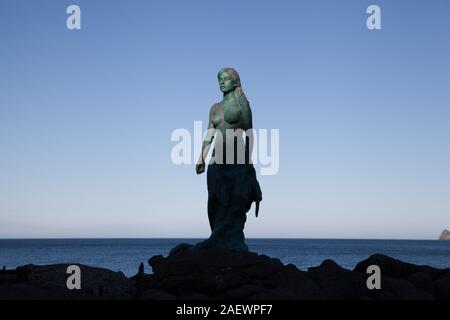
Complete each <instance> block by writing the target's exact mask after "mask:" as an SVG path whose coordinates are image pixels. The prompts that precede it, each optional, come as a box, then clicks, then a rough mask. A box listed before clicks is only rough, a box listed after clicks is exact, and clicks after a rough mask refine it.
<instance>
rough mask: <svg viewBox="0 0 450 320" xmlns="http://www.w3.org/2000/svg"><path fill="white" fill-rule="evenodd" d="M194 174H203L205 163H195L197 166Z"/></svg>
mask: <svg viewBox="0 0 450 320" xmlns="http://www.w3.org/2000/svg"><path fill="white" fill-rule="evenodd" d="M195 172H197V174H202V173H203V172H205V163H204V162H201V163H200V162H199V163H197V165H196V166H195Z"/></svg>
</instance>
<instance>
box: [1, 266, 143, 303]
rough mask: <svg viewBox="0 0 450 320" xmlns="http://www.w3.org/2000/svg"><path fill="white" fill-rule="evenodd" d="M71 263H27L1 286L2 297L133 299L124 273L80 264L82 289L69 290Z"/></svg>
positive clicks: (130, 286) (28, 298)
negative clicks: (68, 271)
mask: <svg viewBox="0 0 450 320" xmlns="http://www.w3.org/2000/svg"><path fill="white" fill-rule="evenodd" d="M68 266H69V265H68V264H55V265H46V266H37V265H26V266H22V267H18V268H17V269H16V277H13V278H11V277H10V278H9V279H8V281H7V283H4V284H3V285H0V300H2V299H26V300H32V299H33V300H34V299H131V298H132V295H133V293H134V290H135V289H134V286H133V282H132V281H131V280H129V279H128V278H126V277H125V276H124V275H123V273H122V272H113V271H110V270H107V269H101V268H94V267H88V266H84V265H78V266H79V267H80V270H81V289H80V290H69V289H67V286H66V281H67V278H68V276H69V274H67V273H66V272H67V267H68Z"/></svg>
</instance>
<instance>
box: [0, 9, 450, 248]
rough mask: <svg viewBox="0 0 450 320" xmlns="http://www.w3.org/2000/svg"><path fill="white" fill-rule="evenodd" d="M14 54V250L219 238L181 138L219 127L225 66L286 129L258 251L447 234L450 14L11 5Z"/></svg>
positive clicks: (9, 198) (1, 76)
mask: <svg viewBox="0 0 450 320" xmlns="http://www.w3.org/2000/svg"><path fill="white" fill-rule="evenodd" d="M70 4H77V5H79V6H80V7H81V11H82V29H81V30H76V31H69V30H67V28H66V18H67V14H66V12H65V11H66V7H67V6H68V5H70ZM369 4H377V5H379V6H380V7H381V12H382V30H378V31H369V30H368V29H367V28H366V18H367V16H368V15H367V14H366V8H367V6H368V5H369ZM0 39H1V47H0V238H5V237H206V236H208V235H209V226H208V221H207V214H206V200H207V190H206V175H202V176H197V175H196V174H195V173H194V166H193V165H192V166H187V165H185V166H175V165H173V164H172V162H171V160H170V150H171V148H172V147H173V146H174V143H173V142H172V141H170V134H171V132H172V131H173V130H174V129H176V128H187V129H191V128H192V126H193V121H194V120H203V121H206V120H207V116H208V111H209V108H210V106H211V104H212V103H214V102H217V101H219V100H220V99H221V94H220V91H219V89H218V85H217V80H216V74H217V71H218V70H219V69H220V68H222V67H228V66H229V67H234V68H235V69H236V70H238V71H239V73H240V75H241V80H242V84H243V88H244V91H245V93H246V95H247V97H248V99H249V101H250V104H251V107H252V110H253V116H254V119H253V120H254V126H255V128H269V129H270V128H278V129H280V171H279V174H278V175H275V176H259V182H260V184H261V188H262V191H263V198H264V199H263V202H262V203H261V211H260V217H259V218H257V219H256V218H255V217H254V210H253V208H252V210H251V212H249V214H248V217H249V218H248V222H247V225H246V235H247V236H248V237H306V238H330V237H331V238H410V239H411V238H419V239H422V238H424V239H426V238H429V239H434V238H436V237H437V236H438V235H439V233H440V232H441V231H442V229H444V228H449V227H450V125H449V123H450V122H449V121H450V2H449V1H448V0H432V1H429V0H427V1H425V0H420V1H406V0H396V1H357V0H354V1H352V0H343V1H334V0H329V1H317V0H311V1H256V0H253V1H238V0H227V1H215V0H214V1H211V0H208V1H206V0H203V1H181V0H180V1H167V0H164V1H162V0H160V1H122V0H121V1H119V0H114V1H113V0H111V1H100V0H96V1H92V0H89V1H75V0H73V1H50V0H48V1H18V0H14V1H13V0H2V1H1V2H0Z"/></svg>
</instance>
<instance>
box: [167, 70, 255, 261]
mask: <svg viewBox="0 0 450 320" xmlns="http://www.w3.org/2000/svg"><path fill="white" fill-rule="evenodd" d="M218 80H219V86H220V90H221V91H222V92H223V100H222V101H221V102H219V103H216V104H214V105H213V106H212V107H211V110H210V112H209V124H208V131H207V134H206V136H205V139H204V141H203V145H202V152H201V154H200V156H199V160H198V162H197V165H196V167H195V169H196V172H197V174H201V173H203V172H204V171H205V158H206V155H207V154H208V151H209V148H210V146H211V144H212V143H213V141H214V149H213V153H212V157H211V161H210V163H209V164H208V170H207V187H208V219H209V225H210V227H211V236H210V237H209V238H208V239H206V240H204V241H202V242H200V243H198V244H196V245H194V246H190V245H187V244H181V245H178V246H177V247H175V248H174V249H172V252H171V253H175V252H177V251H178V250H181V249H186V248H188V249H194V250H195V249H202V248H222V249H229V250H235V251H248V247H247V245H246V244H245V237H244V225H245V221H246V220H247V215H246V214H247V212H248V211H249V210H250V207H251V205H252V203H253V202H255V214H256V217H257V216H258V211H259V202H260V201H261V200H262V193H261V189H260V186H259V183H258V181H257V179H256V171H255V168H254V167H253V164H252V163H251V154H252V147H253V130H252V129H253V124H252V111H251V109H250V104H249V102H248V100H247V98H246V96H245V94H244V92H243V90H242V86H241V81H240V78H239V74H238V73H237V72H236V71H235V70H234V69H232V68H224V69H221V70H220V71H219V73H218ZM244 131H245V136H246V141H245V143H244V138H243V136H244ZM230 133H231V134H230Z"/></svg>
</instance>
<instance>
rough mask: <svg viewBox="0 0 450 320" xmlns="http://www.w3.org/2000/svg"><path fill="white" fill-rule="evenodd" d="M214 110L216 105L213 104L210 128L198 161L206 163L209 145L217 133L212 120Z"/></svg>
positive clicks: (210, 113) (210, 112)
mask: <svg viewBox="0 0 450 320" xmlns="http://www.w3.org/2000/svg"><path fill="white" fill-rule="evenodd" d="M213 111H214V106H212V107H211V110H210V111H209V123H208V130H207V132H206V135H205V139H204V140H203V144H202V151H201V153H200V156H199V159H198V163H204V160H205V158H206V156H207V155H208V151H209V147H210V145H211V143H212V142H213V140H214V135H215V134H216V129H215V128H214V124H213V121H212V118H213Z"/></svg>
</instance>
